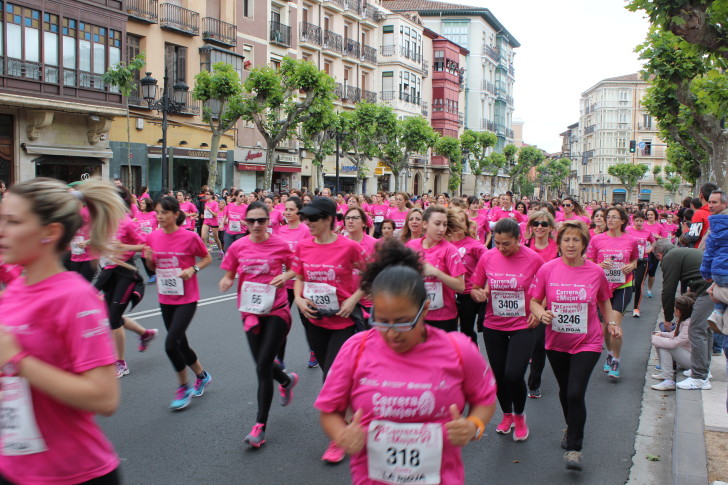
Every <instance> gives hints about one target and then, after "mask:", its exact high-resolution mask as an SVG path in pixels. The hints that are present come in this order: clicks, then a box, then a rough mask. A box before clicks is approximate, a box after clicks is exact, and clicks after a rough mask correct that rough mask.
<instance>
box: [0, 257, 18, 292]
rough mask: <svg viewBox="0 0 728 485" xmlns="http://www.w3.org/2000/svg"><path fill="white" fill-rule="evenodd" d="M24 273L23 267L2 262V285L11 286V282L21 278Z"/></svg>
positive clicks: (0, 271)
mask: <svg viewBox="0 0 728 485" xmlns="http://www.w3.org/2000/svg"><path fill="white" fill-rule="evenodd" d="M22 272H23V267H22V266H20V265H18V264H5V263H3V262H2V261H0V285H4V286H7V285H9V284H10V282H11V281H13V280H14V279H15V278H17V277H18V276H20V275H21V273H22ZM0 287H2V286H0Z"/></svg>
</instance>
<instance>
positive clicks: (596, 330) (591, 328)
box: [529, 258, 612, 354]
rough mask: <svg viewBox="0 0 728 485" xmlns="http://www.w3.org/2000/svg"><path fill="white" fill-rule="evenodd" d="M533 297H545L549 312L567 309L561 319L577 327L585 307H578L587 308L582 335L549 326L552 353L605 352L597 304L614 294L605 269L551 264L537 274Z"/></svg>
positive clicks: (559, 261)
mask: <svg viewBox="0 0 728 485" xmlns="http://www.w3.org/2000/svg"><path fill="white" fill-rule="evenodd" d="M529 293H530V295H531V297H532V298H535V299H537V300H541V299H543V298H544V297H545V298H546V302H547V307H546V309H548V310H552V311H554V307H557V308H560V309H563V310H564V311H563V312H559V314H557V318H560V317H562V318H563V317H565V320H566V321H567V322H569V321H570V322H572V323H573V317H572V315H577V316H578V317H581V316H583V315H579V311H580V310H582V309H583V306H582V307H581V308H579V307H578V306H577V305H574V304H583V305H586V311H587V322H586V324H583V323H582V324H581V325H582V327H581V328H580V329H579V330H580V332H574V333H571V332H570V333H566V332H556V331H554V326H553V325H546V348H547V349H548V350H556V351H558V352H566V353H569V354H575V353H577V352H601V351H602V343H603V342H604V337H603V332H602V324H601V322H600V321H599V314H598V313H597V308H598V307H597V303H598V302H600V301H606V300H608V299H609V298H611V296H612V292H611V291H610V290H609V283H608V282H607V278H606V276H604V271H602V268H601V267H599V266H598V265H597V264H595V263H593V262H591V261H589V260H586V261H585V262H584V264H583V265H581V266H578V267H573V266H569V265H567V264H566V263H564V262H563V260H562V259H561V258H558V259H555V260H553V261H549V262H548V263H546V264H544V265H543V266H542V267H541V269H539V270H538V272H537V273H536V277H535V278H534V279H533V282H532V283H531V288H530V290H529ZM559 304H566V305H563V306H561V305H559ZM569 307H570V308H569ZM569 312H571V314H570V313H569ZM569 317H572V318H571V319H569Z"/></svg>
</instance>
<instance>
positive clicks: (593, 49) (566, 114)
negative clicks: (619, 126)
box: [446, 0, 648, 152]
mask: <svg viewBox="0 0 728 485" xmlns="http://www.w3.org/2000/svg"><path fill="white" fill-rule="evenodd" d="M446 1H447V0H446ZM450 1H452V0H450ZM452 3H459V4H465V5H476V6H479V7H485V8H488V9H490V11H491V12H492V13H493V15H495V17H496V18H497V19H498V20H499V21H500V22H501V24H503V25H504V26H505V28H506V29H507V30H508V31H509V32H510V33H511V34H512V35H513V36H514V37H515V38H516V40H518V42H519V43H520V44H521V47H519V48H518V49H516V57H515V63H514V67H515V69H516V84H515V86H514V94H513V98H514V102H515V105H516V110H515V112H514V114H513V116H514V119H517V120H523V121H524V123H525V124H524V128H523V141H524V142H525V143H528V144H531V145H538V147H539V148H542V149H544V150H546V151H547V152H557V151H560V150H561V138H560V137H559V133H562V132H563V131H565V130H566V127H567V126H569V125H570V124H572V123H575V122H577V121H579V99H580V96H581V93H582V92H584V91H586V90H587V89H589V88H590V87H592V86H593V85H594V84H596V83H597V82H599V81H601V80H602V79H606V78H610V77H616V76H622V75H625V74H631V73H634V72H637V71H639V69H640V67H641V65H640V61H639V60H638V59H637V54H636V53H635V52H634V47H635V46H636V45H637V44H641V43H642V42H643V41H644V39H645V36H646V34H647V30H648V22H647V20H646V19H644V18H643V17H644V13H643V12H636V13H632V12H629V11H627V10H626V9H625V8H624V6H625V5H626V3H625V1H624V0H464V1H452Z"/></svg>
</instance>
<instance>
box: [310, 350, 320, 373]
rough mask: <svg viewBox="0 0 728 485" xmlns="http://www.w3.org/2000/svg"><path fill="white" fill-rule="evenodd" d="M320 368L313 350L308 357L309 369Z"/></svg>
mask: <svg viewBox="0 0 728 485" xmlns="http://www.w3.org/2000/svg"><path fill="white" fill-rule="evenodd" d="M316 367H318V360H316V354H314V353H313V350H312V351H311V353H310V354H309V356H308V368H309V369H314V368H316Z"/></svg>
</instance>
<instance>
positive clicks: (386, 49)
mask: <svg viewBox="0 0 728 485" xmlns="http://www.w3.org/2000/svg"><path fill="white" fill-rule="evenodd" d="M395 52H397V46H396V45H383V46H382V48H381V49H379V53H380V54H381V55H383V56H384V57H390V56H393V55H394V53H395Z"/></svg>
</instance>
